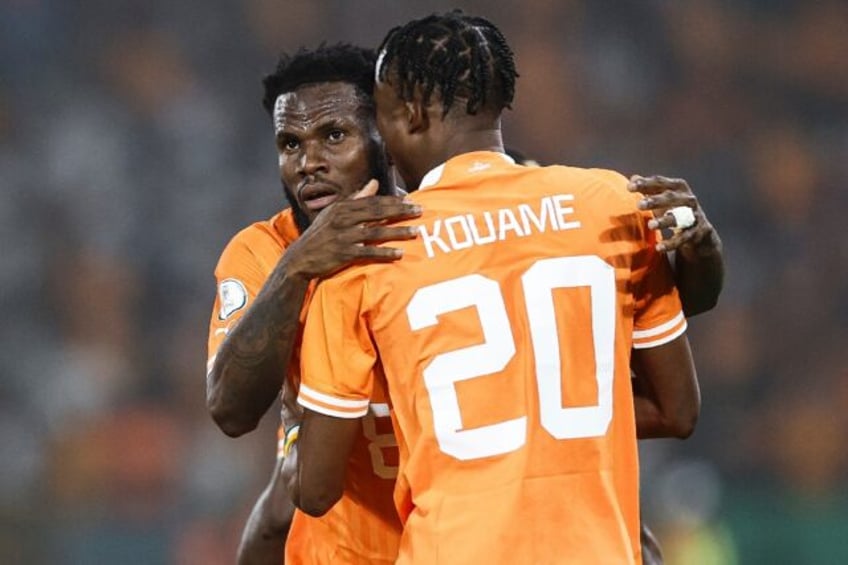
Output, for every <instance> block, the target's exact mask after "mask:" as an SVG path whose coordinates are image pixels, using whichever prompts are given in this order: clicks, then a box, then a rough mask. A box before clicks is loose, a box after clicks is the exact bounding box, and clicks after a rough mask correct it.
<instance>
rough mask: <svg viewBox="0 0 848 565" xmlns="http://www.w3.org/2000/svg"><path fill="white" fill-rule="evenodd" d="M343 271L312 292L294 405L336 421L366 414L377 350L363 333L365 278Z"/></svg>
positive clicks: (366, 332) (367, 332)
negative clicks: (313, 293)
mask: <svg viewBox="0 0 848 565" xmlns="http://www.w3.org/2000/svg"><path fill="white" fill-rule="evenodd" d="M356 271H358V272H359V274H354V275H351V274H350V273H351V271H345V272H343V273H341V274H340V275H338V276H336V277H334V278H332V279H329V280H326V281H323V282H322V283H321V284H319V285H318V287H317V289H316V290H315V295H314V297H313V299H312V302H311V303H310V305H309V312H308V314H307V316H306V328H305V329H304V334H303V345H302V348H301V357H300V358H301V382H300V391H299V393H298V398H297V401H298V403H299V404H300V405H302V406H304V407H305V408H309V409H310V410H313V411H315V412H319V413H321V414H325V415H327V416H335V417H338V418H360V417H362V416H364V415H365V414H366V413H367V411H368V404H369V402H370V399H371V394H372V391H373V387H374V381H375V366H376V364H377V350H376V348H375V346H374V342H373V340H372V338H371V334H370V331H369V329H368V323H367V318H368V310H367V306H366V303H365V293H366V283H365V275H364V273H362V272H361V270H358V269H357V270H356Z"/></svg>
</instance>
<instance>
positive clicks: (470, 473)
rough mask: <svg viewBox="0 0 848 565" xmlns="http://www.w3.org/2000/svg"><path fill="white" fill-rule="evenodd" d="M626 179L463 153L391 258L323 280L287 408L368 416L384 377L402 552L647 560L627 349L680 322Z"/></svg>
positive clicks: (422, 557)
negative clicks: (293, 402) (292, 402)
mask: <svg viewBox="0 0 848 565" xmlns="http://www.w3.org/2000/svg"><path fill="white" fill-rule="evenodd" d="M626 184H627V181H626V179H624V177H622V176H621V175H618V174H617V173H613V172H610V171H594V170H585V169H576V168H567V167H546V168H528V167H521V166H516V165H514V164H512V163H511V162H510V160H508V159H507V158H505V156H503V155H501V154H498V153H489V152H477V153H469V154H465V155H461V156H458V157H455V158H453V159H451V160H450V161H448V162H447V163H446V164H445V165H443V166H441V167H439V168H437V169H434V171H432V172H431V173H430V174H428V175H427V176H426V177H425V179H424V182H423V183H422V189H420V190H419V191H417V192H415V193H413V194H411V195H410V196H409V198H411V199H412V200H414V201H415V202H417V203H419V204H420V205H421V207H422V208H423V210H424V215H423V216H422V217H421V218H420V219H418V220H415V221H414V224H416V225H419V230H420V234H419V238H418V239H417V240H412V241H404V242H399V243H398V242H393V243H392V244H391V245H392V246H398V247H402V248H403V250H404V256H403V259H402V260H401V261H399V262H396V263H391V264H374V265H365V266H357V267H354V268H351V269H348V270H346V271H343V272H342V273H340V274H338V275H336V276H335V277H333V278H331V279H328V280H326V281H324V282H322V283H321V284H320V285H318V288H317V289H316V293H315V296H314V297H313V300H312V302H311V304H310V308H309V315H308V316H307V322H306V328H305V333H304V346H303V348H302V350H301V355H302V357H301V362H302V371H301V372H302V378H303V382H302V385H301V388H300V394H299V397H298V401H299V402H300V403H301V404H302V405H304V406H306V407H308V408H310V409H312V410H316V411H319V412H322V413H325V414H329V415H335V416H343V417H359V416H361V415H362V414H364V413H365V411H366V410H367V405H368V402H369V398H371V395H372V392H373V389H374V387H375V386H381V385H383V384H385V385H386V386H387V388H388V391H389V395H390V399H391V403H392V409H393V416H394V423H395V432H396V435H397V437H398V442H399V444H400V454H401V461H400V472H399V475H398V481H397V486H396V490H395V503H396V505H397V508H398V511H399V513H400V515H401V519H402V520H403V522H404V531H403V538H402V540H401V548H400V554H399V558H398V563H422V564H427V565H431V564H437V563H449V564H451V565H454V564H464V563H469V564H478V563H486V564H496V563H509V564H515V563H519V564H520V563H527V564H540V563H579V564H584V563H640V562H641V557H640V548H639V494H638V484H639V466H638V456H637V450H636V429H635V416H634V410H633V396H632V391H631V383H630V368H629V365H630V353H631V348H633V347H653V346H657V345H661V344H663V343H667V342H668V341H671V340H672V339H674V338H676V337H678V336H680V335H681V334H683V332H684V331H685V328H686V320H685V318H684V317H683V313H682V310H681V305H680V301H679V298H678V296H677V291H676V289H675V287H674V281H673V278H672V274H671V271H670V268H669V265H668V263H667V260H666V258H665V256H664V255H662V254H660V253H657V252H656V250H655V248H654V245H655V244H656V242H657V237H658V234H656V233H655V232H653V231H650V230H648V229H647V226H646V222H647V219H648V218H649V217H650V216H649V214H647V213H642V212H639V211H638V210H637V208H636V202H637V200H638V198H639V197H638V195H634V194H630V193H629V192H627V190H626V188H625V186H626ZM412 223H413V222H410V224H412Z"/></svg>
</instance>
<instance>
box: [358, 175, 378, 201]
mask: <svg viewBox="0 0 848 565" xmlns="http://www.w3.org/2000/svg"><path fill="white" fill-rule="evenodd" d="M378 188H380V183H379V182H377V179H371V180H369V181H368V183H367V184H366V185H365V186H363V187H362V188H361V189H360V190H359V192H357V193H356V194H354V195H353V196H352V198H366V197H368V196H374V195H375V194H377V189H378Z"/></svg>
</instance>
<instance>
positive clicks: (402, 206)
mask: <svg viewBox="0 0 848 565" xmlns="http://www.w3.org/2000/svg"><path fill="white" fill-rule="evenodd" d="M336 204H337V205H338V207H337V208H336V209H335V210H334V211H333V217H334V223H335V224H336V225H340V226H352V225H356V224H361V223H366V222H383V221H398V220H408V219H411V218H417V217H419V216H420V215H421V213H422V210H421V206H419V205H417V204H413V203H411V202H406V201H404V200H403V199H401V198H398V197H396V196H368V197H363V198H359V199H356V200H345V201H341V202H337V203H336Z"/></svg>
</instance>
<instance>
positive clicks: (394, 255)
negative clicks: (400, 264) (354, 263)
mask: <svg viewBox="0 0 848 565" xmlns="http://www.w3.org/2000/svg"><path fill="white" fill-rule="evenodd" d="M401 257H403V249H398V248H397V247H380V246H377V245H360V246H358V247H357V248H356V252H355V254H354V259H361V260H365V261H368V262H369V263H388V262H390V261H397V260H398V259H400V258H401Z"/></svg>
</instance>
